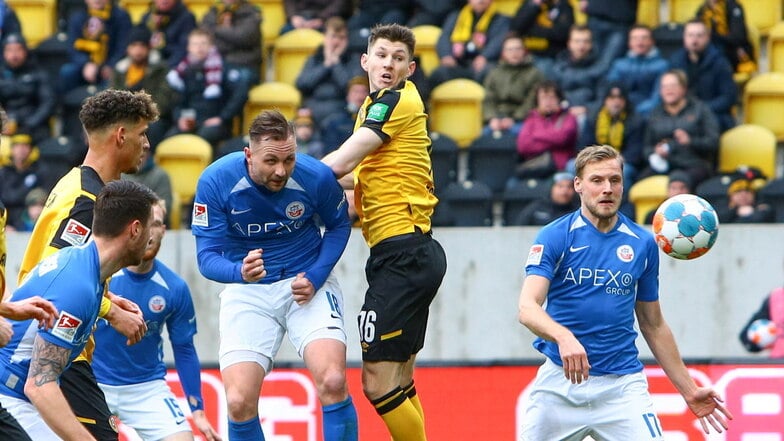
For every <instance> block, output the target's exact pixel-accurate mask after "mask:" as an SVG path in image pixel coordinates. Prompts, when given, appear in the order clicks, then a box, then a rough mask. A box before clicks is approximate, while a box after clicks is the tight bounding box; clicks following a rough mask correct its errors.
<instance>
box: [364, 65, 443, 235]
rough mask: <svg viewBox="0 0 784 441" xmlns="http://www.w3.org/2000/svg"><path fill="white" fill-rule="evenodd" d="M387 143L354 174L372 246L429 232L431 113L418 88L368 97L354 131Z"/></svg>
mask: <svg viewBox="0 0 784 441" xmlns="http://www.w3.org/2000/svg"><path fill="white" fill-rule="evenodd" d="M359 127H366V128H368V129H370V130H372V131H374V132H375V133H376V134H377V135H378V136H379V137H380V138H381V139H382V141H383V144H382V145H381V146H380V147H379V148H377V149H376V150H375V151H373V152H372V153H370V154H369V155H367V156H366V157H365V158H364V159H363V160H362V162H361V163H360V164H359V165H358V166H357V167H356V169H355V170H354V179H355V186H354V187H355V198H356V203H355V206H356V207H357V214H358V215H359V217H360V219H361V221H362V234H363V235H364V236H365V240H366V241H367V243H368V245H369V246H371V247H372V246H373V245H375V244H377V243H379V242H381V241H382V240H384V239H386V238H388V237H392V236H397V235H400V234H405V233H412V232H414V229H415V228H414V227H418V228H419V229H420V230H421V231H424V232H428V231H430V217H431V216H432V214H433V208H434V207H435V206H436V204H437V203H438V199H437V198H436V196H435V195H434V194H433V173H432V170H431V164H430V153H429V150H430V138H429V137H428V135H427V114H426V113H425V107H424V104H423V103H422V98H421V97H420V96H419V91H417V89H416V86H414V83H412V82H411V81H406V82H405V83H404V84H402V85H401V86H400V87H398V88H392V89H381V90H379V91H376V92H374V93H372V94H370V96H368V97H367V98H366V99H365V103H364V104H363V105H362V108H361V109H360V112H359V114H358V116H357V121H356V125H355V130H357V129H358V128H359Z"/></svg>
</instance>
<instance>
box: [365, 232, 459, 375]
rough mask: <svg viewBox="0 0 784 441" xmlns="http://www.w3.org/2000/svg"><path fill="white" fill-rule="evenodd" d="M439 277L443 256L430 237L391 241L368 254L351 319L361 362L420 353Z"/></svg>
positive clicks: (417, 235) (401, 359)
mask: <svg viewBox="0 0 784 441" xmlns="http://www.w3.org/2000/svg"><path fill="white" fill-rule="evenodd" d="M401 237H402V238H401ZM445 273H446V254H445V253H444V249H443V248H441V244H439V243H438V242H437V241H436V240H434V239H433V238H432V237H431V236H430V234H422V233H410V234H407V235H405V236H404V237H403V236H395V237H392V238H390V239H386V240H383V241H381V243H379V244H377V245H375V246H374V247H373V248H371V249H370V257H369V258H368V261H367V265H366V266H365V276H366V277H367V281H368V290H367V292H366V293H365V303H364V304H363V305H362V311H361V312H360V314H359V317H358V319H357V321H358V324H359V339H360V342H361V344H362V360H365V361H397V362H404V361H407V360H408V359H409V358H411V355H413V354H416V353H417V352H419V350H420V349H422V346H423V345H424V343H425V331H426V330H427V318H428V314H429V311H430V303H431V302H432V301H433V298H434V297H435V296H436V293H437V292H438V288H439V286H441V280H442V279H443V278H444V274H445Z"/></svg>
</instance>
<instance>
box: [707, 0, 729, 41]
mask: <svg viewBox="0 0 784 441" xmlns="http://www.w3.org/2000/svg"><path fill="white" fill-rule="evenodd" d="M702 21H703V22H705V26H707V27H708V29H713V30H715V31H716V33H717V34H719V35H727V34H729V32H730V28H729V25H728V24H727V2H726V1H724V0H719V1H717V2H716V3H714V4H713V6H709V5H708V4H707V3H706V4H705V9H703V12H702Z"/></svg>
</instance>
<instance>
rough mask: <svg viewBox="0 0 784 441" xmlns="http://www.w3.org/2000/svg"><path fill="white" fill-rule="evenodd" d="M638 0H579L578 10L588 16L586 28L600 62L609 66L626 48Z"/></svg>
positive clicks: (635, 19)
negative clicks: (590, 33)
mask: <svg viewBox="0 0 784 441" xmlns="http://www.w3.org/2000/svg"><path fill="white" fill-rule="evenodd" d="M637 2H638V0H614V1H607V0H579V7H580V9H581V10H582V11H583V12H585V14H586V15H587V16H588V28H589V29H591V32H592V33H593V42H594V45H595V46H596V51H597V53H599V54H601V58H602V62H603V63H605V64H608V65H609V64H610V63H612V61H613V60H614V59H616V58H618V57H620V56H621V55H623V50H624V48H625V47H626V35H627V34H628V32H629V28H630V27H631V26H632V25H633V24H634V23H635V22H636V21H637Z"/></svg>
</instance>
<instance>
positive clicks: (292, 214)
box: [286, 201, 305, 220]
mask: <svg viewBox="0 0 784 441" xmlns="http://www.w3.org/2000/svg"><path fill="white" fill-rule="evenodd" d="M303 214H305V204H303V203H302V202H300V201H294V202H292V203H290V204H288V205H287V206H286V217H287V218H289V219H291V220H297V219H299V218H301V217H302V215H303Z"/></svg>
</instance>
